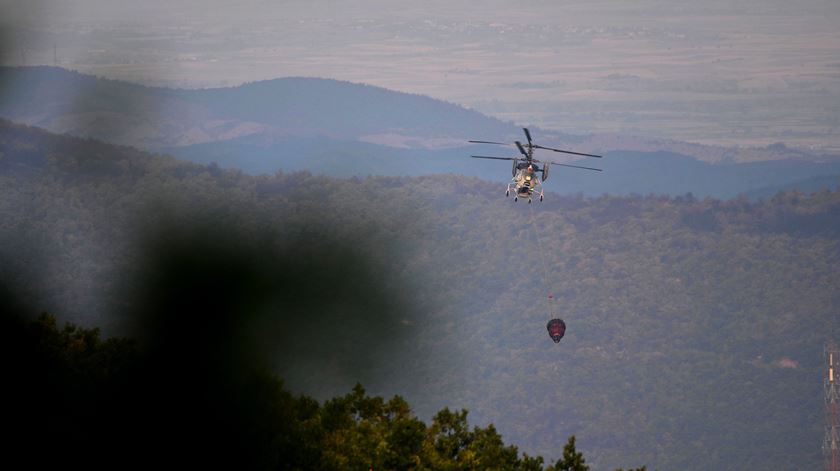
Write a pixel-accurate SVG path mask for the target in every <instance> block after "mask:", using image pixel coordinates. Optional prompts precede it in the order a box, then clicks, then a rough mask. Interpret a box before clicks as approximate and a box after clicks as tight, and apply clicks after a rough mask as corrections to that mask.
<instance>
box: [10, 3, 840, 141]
mask: <svg viewBox="0 0 840 471" xmlns="http://www.w3.org/2000/svg"><path fill="white" fill-rule="evenodd" d="M24 6H25V8H24ZM0 8H2V15H0V17H2V20H0V22H2V23H3V27H4V31H5V33H6V34H5V35H4V37H5V38H6V39H5V43H6V44H5V46H6V53H5V54H4V55H3V56H2V61H3V63H5V64H9V65H17V64H20V63H26V64H29V65H32V64H53V63H57V64H58V65H60V66H63V67H67V68H70V69H75V70H79V71H82V72H88V73H94V74H97V75H102V76H108V77H114V78H121V79H126V80H130V81H135V82H141V83H146V84H153V85H165V86H180V87H206V86H221V85H236V84H239V83H243V82H248V81H255V80H262V79H269V78H275V77H282V76H318V77H329V78H337V79H344V80H351V81H354V82H363V83H369V84H374V85H379V86H383V87H387V88H391V89H395V90H401V91H406V92H411V93H420V94H425V95H430V96H433V97H435V98H440V99H444V100H447V101H451V102H455V103H459V104H463V105H466V106H469V107H472V108H475V109H478V110H480V111H482V112H485V113H487V114H491V115H494V116H497V117H500V118H502V119H506V120H511V121H515V122H517V123H519V124H533V125H537V126H541V127H544V128H549V129H557V130H561V131H566V132H577V133H589V132H621V133H625V134H636V135H643V136H651V137H663V138H674V139H679V140H686V141H692V142H702V143H709V144H723V145H742V146H750V145H767V144H770V143H774V142H785V143H787V144H788V145H792V146H800V147H811V148H817V149H830V150H835V151H840V143H838V141H837V139H836V137H835V136H836V135H838V130H840V129H838V128H840V28H837V26H836V25H837V24H840V2H838V1H836V0H804V1H798V2H790V1H777V0H746V1H740V2H738V1H719V0H712V1H704V2H694V1H691V2H689V1H673V0H670V1H664V0H636V1H627V0H624V1H622V0H602V1H577V0H575V1H516V2H513V1H501V0H496V1H484V2H480V1H479V2H465V1H454V0H450V1H427V2H404V1H382V0H368V1H333V2H329V1H261V0H252V1H240V2H223V1H215V0H210V1H199V0H169V1H160V0H147V1H144V2H136V1H113V0H111V1H105V0H64V1H61V0H53V1H41V2H34V3H33V2H31V1H25V2H24V1H8V0H6V1H0Z"/></svg>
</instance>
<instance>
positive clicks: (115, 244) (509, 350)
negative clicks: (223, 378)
mask: <svg viewBox="0 0 840 471" xmlns="http://www.w3.org/2000/svg"><path fill="white" fill-rule="evenodd" d="M0 214H2V218H0V237H2V244H1V245H0V247H2V249H0V252H1V253H0V257H2V260H3V263H2V264H0V276H2V278H3V279H4V280H8V281H7V283H8V284H9V286H11V287H12V288H13V289H14V290H15V292H16V296H18V297H19V299H21V300H22V302H24V303H25V304H27V305H30V306H33V309H36V310H46V311H50V312H53V313H57V314H58V315H59V316H60V317H61V318H62V319H68V320H72V321H74V322H79V323H82V324H84V325H91V326H93V325H101V326H103V328H104V329H105V332H108V333H124V332H130V331H131V329H132V323H136V322H138V321H137V319H135V318H134V317H133V316H132V315H131V313H132V312H133V309H132V306H133V305H135V304H137V301H136V300H137V299H139V298H138V297H136V296H135V295H133V294H130V293H136V292H137V287H136V286H133V283H134V282H133V281H132V280H138V279H145V278H143V275H144V274H148V273H156V271H155V268H154V264H151V265H150V261H154V260H156V255H155V254H156V253H157V252H156V251H155V247H157V245H155V243H151V242H149V241H150V240H151V241H159V240H161V239H166V238H167V236H166V234H171V236H170V238H173V239H174V240H177V241H180V242H182V243H185V242H186V243H189V242H190V241H192V240H194V239H195V238H196V237H198V239H199V240H203V239H202V238H201V237H199V236H196V234H208V233H211V234H212V233H215V232H216V231H220V232H221V233H222V234H224V237H221V238H218V239H216V238H211V239H209V240H211V241H214V240H215V241H218V240H222V241H224V240H236V241H238V243H242V244H245V245H246V246H247V247H248V250H249V252H248V253H249V254H251V255H250V257H252V258H255V256H254V255H253V254H254V253H260V250H265V251H266V252H265V253H266V254H269V253H279V254H281V255H282V254H285V255H284V257H285V258H282V260H285V261H284V262H283V263H284V265H283V266H284V267H287V268H289V270H285V271H284V273H299V274H301V276H302V278H300V279H299V281H295V280H298V278H296V277H289V278H283V279H284V280H287V282H288V283H289V285H288V286H291V287H293V288H294V290H297V291H300V295H301V298H302V299H304V300H306V302H307V303H308V302H311V304H306V303H304V304H299V305H298V304H295V306H298V307H301V309H300V312H305V313H312V312H318V313H320V312H321V311H325V312H328V314H326V317H325V319H326V320H327V321H328V322H326V323H324V324H318V325H317V326H316V325H310V324H306V329H307V330H306V334H305V335H302V336H301V338H300V339H296V338H295V336H294V335H292V334H290V333H289V331H288V330H287V331H286V333H285V337H281V338H282V339H283V342H277V344H275V345H273V346H272V350H270V351H271V352H273V353H272V354H273V355H276V356H274V357H272V358H274V360H273V361H271V363H272V367H273V369H274V370H275V371H276V372H277V373H278V374H280V376H281V377H283V378H284V380H285V381H286V384H287V385H288V387H289V388H290V389H291V390H293V391H296V392H302V393H306V394H311V395H313V396H314V397H315V398H316V399H319V400H325V399H327V398H331V397H335V396H338V395H341V394H345V393H346V391H348V390H350V388H352V386H353V384H355V383H356V382H357V381H360V380H362V382H363V384H364V385H365V386H366V387H367V388H368V390H370V391H371V392H372V394H375V395H384V396H386V397H390V396H392V395H393V394H400V395H402V396H404V397H405V398H406V399H407V400H408V402H409V403H411V404H412V405H414V406H415V408H416V410H417V413H418V416H419V417H420V418H421V419H422V420H429V418H431V417H432V415H433V414H434V413H435V412H436V411H439V410H441V409H442V408H443V407H450V408H451V409H460V408H466V409H469V411H470V417H471V422H472V423H475V424H477V425H479V426H481V427H484V426H486V425H487V424H490V423H493V424H494V425H495V429H496V430H497V431H498V432H499V433H500V434H501V435H502V436H503V437H504V439H505V441H506V442H509V443H514V444H516V445H517V446H518V447H519V449H520V450H522V451H524V452H527V453H528V454H530V455H532V456H533V455H542V456H544V457H546V458H547V459H557V458H559V453H560V451H559V449H560V447H561V445H562V444H563V443H565V441H566V438H567V437H568V436H570V435H576V437H577V446H578V449H579V450H581V451H582V452H583V453H584V454H585V455H586V457H587V461H588V462H589V463H590V464H592V465H593V467H594V469H614V468H617V467H620V466H627V465H628V464H632V465H642V464H646V465H648V468H649V469H656V468H658V469H689V470H690V469H697V470H706V469H733V470H734V469H813V468H816V467H817V466H818V465H819V462H820V445H821V434H822V421H821V416H822V415H821V414H822V395H821V394H822V393H821V386H822V384H821V379H820V370H819V366H820V364H821V357H820V354H821V351H822V344H823V342H824V341H825V340H826V339H827V338H828V337H829V336H830V335H831V334H832V332H834V333H835V335H836V333H837V332H838V330H840V329H838V327H840V326H838V314H837V313H838V310H840V286H838V282H837V280H838V279H840V276H838V275H840V273H838V270H837V267H838V262H840V260H838V259H840V239H839V238H840V194H838V193H836V192H821V193H817V194H814V195H812V196H805V195H801V194H797V193H786V194H781V195H778V196H776V197H774V198H772V199H769V200H765V201H761V202H751V201H749V200H747V199H745V198H740V199H734V200H731V201H725V202H723V201H719V200H715V199H696V198H694V197H691V196H690V195H687V196H683V197H676V198H674V197H664V196H662V197H659V196H648V197H641V196H629V197H615V196H603V197H598V198H584V197H560V196H557V195H553V194H550V195H547V198H546V202H544V203H542V204H536V203H535V204H533V205H531V206H528V205H525V204H518V205H515V204H513V203H512V201H511V200H509V199H508V200H506V199H505V198H504V197H503V196H501V195H500V192H499V187H498V184H495V183H488V182H485V181H481V180H477V179H470V178H464V177H456V176H445V175H441V176H431V177H419V178H407V177H388V178H386V177H372V178H351V179H344V180H342V179H331V178H326V177H317V176H313V175H312V174H310V173H292V174H284V173H278V174H275V175H260V176H248V175H244V174H242V173H240V172H238V171H234V170H223V169H219V168H218V167H215V166H212V165H211V166H201V165H196V164H191V163H185V162H179V161H177V160H175V159H172V158H168V157H160V156H152V155H149V154H145V153H142V152H138V151H135V150H132V149H129V148H117V147H113V146H110V145H106V144H102V143H99V142H96V141H90V140H79V139H75V138H70V137H63V136H55V135H51V134H48V133H45V132H43V131H39V130H35V129H32V128H26V127H21V126H16V125H11V124H9V123H3V125H2V126H0ZM225 237H227V239H226V238H225ZM213 243H215V244H216V245H213V244H210V245H209V246H203V245H202V244H197V245H198V246H199V247H204V248H205V249H207V250H208V251H209V253H213V252H214V250H213V248H214V247H215V248H216V249H217V250H218V249H219V248H220V245H219V244H217V243H216V242H213ZM222 245H223V244H222ZM328 247H335V248H334V249H332V250H327V248H328ZM234 253H235V252H234ZM321 255H323V256H324V257H323V258H321ZM256 258H259V257H256ZM336 260H337V261H336ZM310 263H311V264H312V266H313V267H314V269H313V270H312V271H310V270H309V269H308V268H307V266H308V264H310ZM259 266H262V265H259ZM348 267H361V268H359V270H362V271H360V272H355V271H352V270H351V271H349V272H348V271H346V270H347V268H348ZM150 270H151V271H150ZM269 273H272V272H271V271H269ZM355 273H361V274H364V275H365V276H364V277H362V278H360V277H361V275H355ZM344 274H347V277H345V276H343V275H344ZM348 277H352V278H353V279H361V280H368V281H369V282H367V283H364V282H363V284H362V285H361V287H362V288H365V289H363V290H357V288H358V287H357V286H356V287H354V286H355V285H353V284H352V283H350V284H348V281H347V280H348ZM177 279H178V278H174V280H177ZM231 279H236V278H231ZM296 283H297V284H296ZM168 284H173V285H175V286H176V287H177V286H178V283H176V282H174V281H173V283H168ZM219 286H224V283H222V284H221V285H219ZM237 286H238V285H237ZM242 286H245V285H242ZM368 288H370V289H371V291H366V289H368ZM141 291H142V290H141ZM356 291H359V292H362V293H371V296H373V298H371V296H353V293H355V292H356ZM244 292H246V293H247V292H248V291H244ZM549 292H550V293H553V294H554V296H555V298H556V301H555V302H554V303H551V304H550V303H548V301H547V300H546V295H547V294H548V293H549ZM127 293H128V294H127ZM330 293H333V294H330ZM377 293H379V294H377ZM173 296H175V297H176V298H177V295H173ZM331 296H335V297H331ZM272 299H273V298H272ZM346 299H350V300H354V302H357V301H358V302H357V303H356V304H352V306H353V307H352V309H351V310H349V311H347V312H344V311H342V309H343V308H342V305H343V300H346ZM365 299H374V300H373V301H370V302H371V303H372V304H370V305H368V304H365V301H364V300H365ZM377 300H379V301H377ZM205 302H208V303H209V302H211V301H205ZM284 302H285V301H284ZM295 302H301V303H303V302H304V301H301V300H296V301H295ZM237 306H239V308H241V309H246V310H248V309H251V308H253V309H255V310H259V311H260V312H262V310H263V309H264V307H265V306H263V305H256V306H251V305H249V304H245V305H237ZM269 306H271V304H269ZM366 306H373V307H374V308H372V309H367V307H366ZM366 312H388V315H387V316H385V317H383V318H382V319H384V321H383V322H379V321H377V323H376V324H375V325H376V326H377V329H373V330H372V331H370V332H366V331H365V330H364V328H363V327H361V326H363V325H364V323H363V322H362V323H361V324H360V323H355V324H353V325H351V326H350V328H349V329H348V330H342V323H341V322H342V321H341V319H353V318H356V317H355V316H357V315H359V313H366ZM171 316H172V317H177V316H178V314H177V312H173V313H172V314H171ZM552 316H560V317H562V318H564V319H565V321H566V324H567V326H568V329H567V332H566V337H565V338H564V339H563V340H562V342H561V343H560V344H557V345H555V344H554V343H552V342H551V340H550V339H549V338H548V335H547V334H546V331H545V323H546V322H547V321H548V319H550V318H551V317H552ZM362 319H365V318H364V317H362ZM376 319H379V318H376ZM193 321H195V322H198V323H200V322H201V317H200V316H199V317H196V318H194V319H193ZM291 325H292V326H295V325H296V324H291ZM134 327H136V325H134ZM319 327H320V328H321V330H318V329H319ZM380 327H381V330H380V329H379V328H380ZM371 336H373V337H371ZM371 338H374V339H377V340H382V341H383V342H384V345H382V346H381V349H380V348H379V347H380V346H377V345H376V343H377V342H376V341H372V340H371ZM313 339H319V340H318V341H315V340H313ZM355 339H359V341H358V342H354V341H353V340H355ZM306 340H313V341H312V342H306ZM334 341H335V342H334ZM371 346H373V347H376V348H373V349H372V350H370V347H371ZM368 350H370V352H369V353H366V352H367V351H368ZM269 356H270V357H271V355H269ZM290 358H295V361H291V360H290Z"/></svg>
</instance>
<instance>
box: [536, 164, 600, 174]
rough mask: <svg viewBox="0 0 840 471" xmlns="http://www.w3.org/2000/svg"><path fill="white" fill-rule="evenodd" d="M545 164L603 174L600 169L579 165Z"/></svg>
mask: <svg viewBox="0 0 840 471" xmlns="http://www.w3.org/2000/svg"><path fill="white" fill-rule="evenodd" d="M545 163H549V164H551V165H559V166H561V167H572V168H582V169H585V170H595V171H596V172H603V170H602V169H600V168H592V167H581V166H580V165H569V164H558V163H557V162H545Z"/></svg>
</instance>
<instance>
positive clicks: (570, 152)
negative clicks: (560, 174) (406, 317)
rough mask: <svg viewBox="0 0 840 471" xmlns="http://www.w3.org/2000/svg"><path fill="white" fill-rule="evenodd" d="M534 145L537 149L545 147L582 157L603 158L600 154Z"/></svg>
mask: <svg viewBox="0 0 840 471" xmlns="http://www.w3.org/2000/svg"><path fill="white" fill-rule="evenodd" d="M534 147H536V148H537V149H545V150H553V151H554V152H562V153H564V154H572V155H582V156H584V157H595V158H596V159H602V158H603V156H601V155H595V154H584V153H582V152H572V151H570V150H562V149H553V148H551V147H543V146H538V145H534Z"/></svg>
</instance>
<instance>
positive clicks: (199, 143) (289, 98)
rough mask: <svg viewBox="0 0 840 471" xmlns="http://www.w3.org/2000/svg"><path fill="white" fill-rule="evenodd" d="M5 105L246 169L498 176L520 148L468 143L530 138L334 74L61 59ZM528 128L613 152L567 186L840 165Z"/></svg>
mask: <svg viewBox="0 0 840 471" xmlns="http://www.w3.org/2000/svg"><path fill="white" fill-rule="evenodd" d="M0 117H4V118H7V119H10V120H13V121H16V122H21V123H25V124H29V125H33V126H38V127H42V128H45V129H47V130H50V131H52V132H59V133H68V134H72V135H76V136H82V137H94V138H97V139H102V140H105V141H109V142H113V143H117V144H124V145H131V146H135V147H138V148H141V149H147V150H151V151H155V152H165V153H169V154H172V155H174V156H176V157H179V158H183V159H188V160H191V161H195V162H202V163H209V162H216V163H217V164H219V165H220V166H222V167H231V168H239V169H242V170H243V171H245V172H248V173H273V172H275V171H278V170H282V171H293V170H309V171H312V172H313V173H316V174H326V175H331V176H350V175H426V174H436V173H455V174H462V175H466V176H476V177H480V178H485V179H489V180H496V181H499V182H503V181H505V180H506V179H507V172H508V169H507V167H506V166H505V165H504V164H501V163H499V162H492V161H477V160H473V159H469V157H468V156H469V155H470V154H472V153H483V154H488V153H491V152H494V153H495V154H491V155H501V156H513V155H516V150H515V149H513V148H511V149H505V148H503V147H499V146H487V147H482V146H471V145H468V144H467V143H466V141H467V140H468V139H492V140H503V141H510V142H512V141H513V140H517V139H520V140H521V139H522V138H523V137H524V136H522V133H521V130H520V129H519V128H518V126H516V125H514V124H513V123H506V122H503V121H500V120H498V119H495V118H491V117H488V116H485V115H482V114H481V113H478V112H476V111H473V110H469V109H466V108H464V107H461V106H458V105H455V104H452V103H446V102H443V101H440V100H435V99H433V98H429V97H425V96H421V95H412V94H408V93H400V92H395V91H390V90H386V89H383V88H378V87H373V86H368V85H361V84H354V83H349V82H342V81H337V80H328V79H319V78H282V79H275V80H267V81H262V82H255V83H249V84H244V85H241V86H238V87H232V88H217V89H199V90H180V89H166V88H150V87H145V86H141V85H136V84H131V83H127V82H121V81H116V80H109V79H103V78H97V77H93V76H90V75H84V74H80V73H77V72H73V71H68V70H65V69H61V68H56V67H22V68H21V67H0ZM531 130H532V133H533V134H534V137H535V138H536V139H538V140H539V141H540V142H542V143H544V144H545V145H550V146H557V147H563V148H568V149H573V150H577V151H583V152H597V153H604V154H606V156H607V158H605V159H603V160H601V161H598V162H595V161H592V160H590V161H589V163H597V164H599V165H601V166H602V168H603V169H604V170H605V172H603V173H599V174H595V173H594V172H587V171H578V170H571V169H563V171H557V170H555V172H553V173H552V178H551V179H550V180H549V181H548V182H547V185H546V186H547V188H548V189H549V190H551V191H555V192H559V193H566V194H569V193H583V194H589V195H598V194H602V193H612V194H629V193H638V194H650V193H653V194H661V193H666V194H671V195H679V194H686V193H692V194H694V195H695V196H700V197H704V196H713V197H718V198H730V197H734V196H736V195H739V194H747V195H749V196H753V197H767V196H772V194H773V192H774V191H775V190H776V189H800V190H804V191H814V190H819V189H821V188H835V187H836V186H837V181H838V178H836V177H830V176H831V175H840V157H837V156H825V155H816V154H809V153H807V152H803V151H798V150H795V149H790V148H788V147H786V146H784V145H782V144H777V145H773V146H769V147H766V148H762V149H730V148H724V147H712V146H701V145H696V144H690V143H683V142H675V141H666V140H654V139H646V138H638V137H628V136H618V135H592V136H573V135H567V134H562V133H557V132H551V131H544V130H540V129H538V128H536V127H532V128H531ZM500 151H501V153H499V152H500ZM551 158H554V159H556V160H564V159H563V158H562V156H561V155H560V154H552V155H551ZM566 170H568V171H566Z"/></svg>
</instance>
